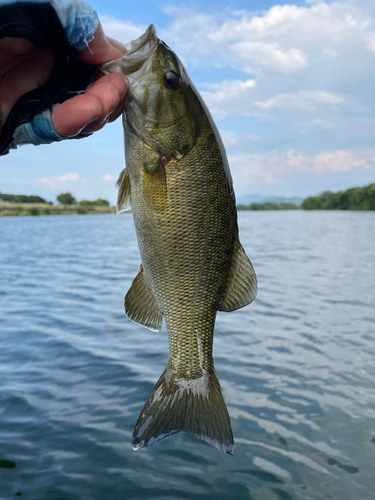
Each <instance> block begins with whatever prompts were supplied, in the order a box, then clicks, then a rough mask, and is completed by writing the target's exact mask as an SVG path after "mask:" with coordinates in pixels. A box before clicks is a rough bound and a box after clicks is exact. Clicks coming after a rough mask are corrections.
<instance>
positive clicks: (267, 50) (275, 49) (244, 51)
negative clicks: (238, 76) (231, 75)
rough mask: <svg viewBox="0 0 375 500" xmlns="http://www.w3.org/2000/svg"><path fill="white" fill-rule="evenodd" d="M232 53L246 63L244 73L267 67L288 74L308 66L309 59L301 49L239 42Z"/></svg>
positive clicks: (272, 44) (233, 46)
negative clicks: (284, 48)
mask: <svg viewBox="0 0 375 500" xmlns="http://www.w3.org/2000/svg"><path fill="white" fill-rule="evenodd" d="M232 51H233V52H234V54H236V55H237V57H238V58H239V59H242V60H243V61H247V60H249V61H251V62H252V63H253V64H247V63H245V64H244V66H243V71H245V72H246V73H252V72H253V71H255V70H256V66H266V67H267V68H270V69H273V70H275V71H281V72H284V73H288V72H290V71H299V70H300V69H302V68H304V67H305V66H307V57H306V55H305V54H304V53H303V52H302V51H301V50H300V49H289V50H282V49H281V48H280V47H279V45H278V44H276V43H263V42H239V43H235V44H233V45H232Z"/></svg>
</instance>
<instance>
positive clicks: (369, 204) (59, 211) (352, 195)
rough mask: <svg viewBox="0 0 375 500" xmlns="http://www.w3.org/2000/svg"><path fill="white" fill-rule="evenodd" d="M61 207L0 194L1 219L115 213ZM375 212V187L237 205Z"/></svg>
mask: <svg viewBox="0 0 375 500" xmlns="http://www.w3.org/2000/svg"><path fill="white" fill-rule="evenodd" d="M56 200H57V202H58V205H54V204H53V202H52V201H49V202H47V201H46V200H45V199H43V198H41V197H40V196H36V195H32V196H27V195H23V194H5V193H1V192H0V216H10V215H73V214H109V213H116V208H115V207H111V206H110V203H109V202H108V201H107V200H104V199H102V198H98V199H97V200H81V201H77V200H76V199H75V198H74V196H73V195H72V194H71V193H61V194H59V195H58V196H57V197H56ZM299 209H302V210H375V183H372V184H369V185H368V186H364V187H354V188H350V189H347V190H346V191H338V192H336V193H332V192H331V191H324V193H321V194H319V195H318V196H309V197H308V198H306V199H305V200H303V202H302V204H301V205H300V206H297V205H295V204H294V203H289V202H281V203H276V202H273V201H266V202H264V203H255V202H253V203H250V204H249V205H237V210H253V211H254V210H299Z"/></svg>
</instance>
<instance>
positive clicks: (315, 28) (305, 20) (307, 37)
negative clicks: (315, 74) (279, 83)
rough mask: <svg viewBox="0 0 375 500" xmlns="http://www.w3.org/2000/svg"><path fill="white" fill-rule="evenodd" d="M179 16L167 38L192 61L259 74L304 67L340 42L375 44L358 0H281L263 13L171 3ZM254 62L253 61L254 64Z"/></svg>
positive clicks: (171, 13)
mask: <svg viewBox="0 0 375 500" xmlns="http://www.w3.org/2000/svg"><path fill="white" fill-rule="evenodd" d="M164 10H165V12H166V14H168V15H169V16H170V17H171V18H172V19H173V20H172V22H171V23H170V25H169V26H168V27H167V29H164V30H161V31H160V34H161V35H162V38H165V39H166V41H167V43H170V44H171V46H172V48H174V49H176V50H177V52H178V54H179V55H180V56H182V57H184V58H186V59H187V60H188V61H189V63H190V64H193V65H197V66H202V65H206V64H209V65H210V66H218V67H224V66H225V65H230V66H232V67H235V68H237V69H240V70H242V71H244V72H248V73H249V72H252V73H253V74H258V73H259V71H261V69H262V68H264V67H267V68H269V69H272V70H274V71H279V72H290V71H294V72H295V71H301V70H303V69H304V68H306V67H307V66H308V65H311V64H312V63H313V60H314V58H315V57H317V56H321V54H322V52H323V51H325V52H324V53H325V54H326V55H330V56H331V57H335V56H336V54H338V48H339V47H340V46H342V47H345V46H348V45H349V46H350V45H352V44H353V43H354V44H356V45H358V44H360V45H361V46H362V48H363V49H367V50H374V49H375V43H374V40H375V38H374V36H375V34H374V32H373V31H372V20H371V17H370V16H369V15H367V14H366V13H365V12H363V11H362V10H361V9H360V7H359V4H357V3H356V2H350V1H348V2H333V3H331V4H328V3H325V2H319V3H316V4H313V5H308V6H296V5H276V6H274V7H271V8H270V9H269V10H267V11H265V12H264V13H263V14H262V15H258V16H254V15H253V14H251V13H250V12H245V11H240V12H230V11H229V9H227V10H226V11H225V16H224V15H223V14H220V13H217V14H206V13H202V12H196V11H192V10H190V9H188V8H186V7H176V6H171V5H169V6H167V7H166V8H165V9H164ZM249 63H250V64H249Z"/></svg>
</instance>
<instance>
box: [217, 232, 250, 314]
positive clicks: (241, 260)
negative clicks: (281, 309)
mask: <svg viewBox="0 0 375 500" xmlns="http://www.w3.org/2000/svg"><path fill="white" fill-rule="evenodd" d="M257 290H258V284H257V277H256V274H255V271H254V268H253V265H252V263H251V262H250V259H249V257H248V256H247V255H246V254H245V250H244V249H243V247H242V245H241V243H240V242H239V241H238V240H237V242H236V244H235V249H234V252H233V259H232V267H231V270H230V275H229V281H228V286H227V291H226V293H225V296H224V299H223V300H222V302H221V304H220V306H219V308H218V309H219V311H226V312H231V311H235V310H236V309H239V308H240V307H244V306H247V305H248V304H250V303H251V302H252V301H253V300H254V299H255V297H256V294H257Z"/></svg>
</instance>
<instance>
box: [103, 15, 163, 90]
mask: <svg viewBox="0 0 375 500" xmlns="http://www.w3.org/2000/svg"><path fill="white" fill-rule="evenodd" d="M158 42H159V38H158V37H157V36H156V30H155V26H154V25H153V24H150V26H149V27H148V28H147V30H146V32H145V33H143V35H141V36H140V37H139V38H137V39H136V40H132V41H131V42H129V43H126V44H124V46H125V48H126V52H125V54H124V55H123V56H122V57H120V59H116V60H115V61H111V62H108V63H105V64H102V65H101V66H100V68H101V70H102V71H103V73H106V74H108V73H121V74H123V75H124V76H125V77H126V79H127V80H128V83H132V80H134V79H139V78H140V76H142V75H143V74H144V73H145V72H146V71H147V69H148V67H149V64H145V63H147V61H149V60H151V58H152V55H153V53H154V51H155V50H156V48H157V45H158Z"/></svg>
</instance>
